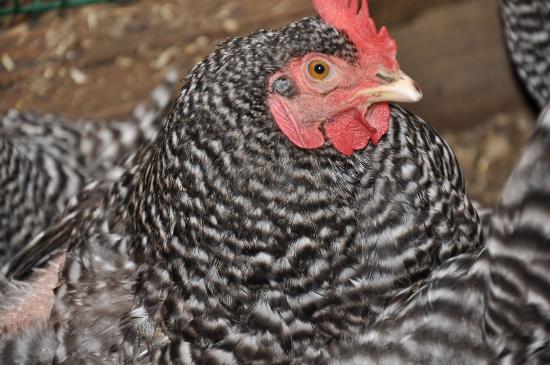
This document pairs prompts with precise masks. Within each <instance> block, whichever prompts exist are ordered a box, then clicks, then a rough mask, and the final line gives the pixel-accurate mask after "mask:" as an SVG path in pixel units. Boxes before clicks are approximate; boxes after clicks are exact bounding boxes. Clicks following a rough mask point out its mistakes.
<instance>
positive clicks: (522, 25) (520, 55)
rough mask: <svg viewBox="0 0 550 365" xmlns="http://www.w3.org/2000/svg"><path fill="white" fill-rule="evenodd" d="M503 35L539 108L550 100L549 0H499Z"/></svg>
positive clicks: (517, 68)
mask: <svg viewBox="0 0 550 365" xmlns="http://www.w3.org/2000/svg"><path fill="white" fill-rule="evenodd" d="M500 3H501V10H502V22H503V26H504V35H505V39H506V43H507V45H508V49H509V51H510V55H511V58H512V61H513V62H514V64H515V66H516V70H517V74H518V76H519V78H520V79H521V80H522V82H523V84H524V86H525V88H526V90H527V91H528V92H529V94H530V96H531V97H532V99H533V100H534V101H535V102H536V104H537V105H538V107H539V108H541V109H542V108H544V107H545V105H546V103H548V102H549V101H550V21H549V20H550V0H501V1H500Z"/></svg>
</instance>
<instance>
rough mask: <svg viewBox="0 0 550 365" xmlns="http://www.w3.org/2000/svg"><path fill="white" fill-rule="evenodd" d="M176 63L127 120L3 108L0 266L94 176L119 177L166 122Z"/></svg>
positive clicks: (0, 124) (55, 215) (51, 220)
mask: <svg viewBox="0 0 550 365" xmlns="http://www.w3.org/2000/svg"><path fill="white" fill-rule="evenodd" d="M177 75H178V73H177V72H176V71H175V70H174V71H171V72H170V73H168V74H167V76H166V78H165V81H164V83H163V84H162V85H161V86H159V87H158V88H157V89H156V90H155V91H154V92H153V94H152V97H151V101H150V102H149V103H148V104H142V105H140V106H139V107H138V108H136V111H135V114H136V115H135V119H132V120H129V121H111V122H103V123H100V122H97V121H92V120H84V119H79V120H75V121H71V120H67V119H64V118H62V117H59V116H56V115H40V114H37V113H25V112H19V111H16V110H10V111H9V112H8V113H7V114H5V115H3V116H0V196H2V200H1V202H0V266H2V264H3V263H5V262H7V261H8V260H9V258H11V256H12V255H13V254H14V252H16V251H17V249H19V248H21V247H22V246H23V245H24V244H26V243H28V242H29V241H30V239H31V238H33V237H34V236H35V235H36V234H37V233H38V232H40V230H42V229H43V228H45V227H47V226H48V225H49V224H50V223H52V222H54V221H55V218H56V217H58V216H59V214H60V213H61V212H63V210H64V209H65V207H66V205H67V203H68V202H69V199H70V198H72V197H74V196H76V194H77V193H78V192H79V191H80V190H81V189H82V188H83V186H84V185H85V184H86V183H88V182H91V181H92V180H94V179H108V180H116V178H117V176H118V175H119V174H120V171H121V169H122V163H123V161H122V160H123V158H124V157H126V156H127V155H128V154H129V153H131V152H134V151H136V150H137V148H138V146H140V145H142V144H145V143H147V142H148V141H151V140H153V139H154V137H155V136H156V134H157V132H158V130H159V128H160V126H162V124H164V120H165V118H166V113H167V108H168V106H169V104H170V100H171V96H172V89H173V86H174V84H175V83H176V82H177V81H178V76H177Z"/></svg>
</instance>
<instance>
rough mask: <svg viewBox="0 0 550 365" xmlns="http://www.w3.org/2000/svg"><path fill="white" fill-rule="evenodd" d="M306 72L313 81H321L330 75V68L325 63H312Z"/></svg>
mask: <svg viewBox="0 0 550 365" xmlns="http://www.w3.org/2000/svg"><path fill="white" fill-rule="evenodd" d="M308 72H309V76H311V77H312V78H313V79H315V80H320V81H322V80H324V79H326V78H327V77H328V75H329V74H330V66H329V64H328V63H326V62H325V61H321V60H316V61H312V62H311V63H310V64H309V65H308Z"/></svg>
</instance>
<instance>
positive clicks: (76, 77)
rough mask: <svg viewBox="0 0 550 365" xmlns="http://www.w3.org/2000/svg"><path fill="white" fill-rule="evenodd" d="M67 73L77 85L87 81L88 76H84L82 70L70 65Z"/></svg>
mask: <svg viewBox="0 0 550 365" xmlns="http://www.w3.org/2000/svg"><path fill="white" fill-rule="evenodd" d="M69 75H70V76H71V79H73V81H74V83H75V84H77V85H84V84H85V83H86V82H87V81H88V76H86V74H85V73H84V72H82V71H80V70H79V69H78V68H75V67H71V69H70V71H69Z"/></svg>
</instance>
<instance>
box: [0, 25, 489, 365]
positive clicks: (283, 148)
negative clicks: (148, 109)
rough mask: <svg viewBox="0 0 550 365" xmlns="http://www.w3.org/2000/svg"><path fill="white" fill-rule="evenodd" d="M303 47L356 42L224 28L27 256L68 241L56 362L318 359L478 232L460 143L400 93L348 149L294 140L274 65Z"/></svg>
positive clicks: (55, 317)
mask: <svg viewBox="0 0 550 365" xmlns="http://www.w3.org/2000/svg"><path fill="white" fill-rule="evenodd" d="M310 51H317V52H322V53H326V54H331V55H338V56H340V57H343V58H346V59H347V60H350V61H353V59H354V57H355V49H354V47H353V45H352V44H350V43H349V41H348V40H347V38H346V37H345V36H343V35H341V34H340V33H338V31H336V30H335V29H334V28H332V27H331V26H328V25H326V24H325V23H323V22H322V21H321V20H320V19H319V18H306V19H304V20H302V21H298V22H295V23H292V24H291V25H289V26H287V27H285V28H283V29H281V30H278V31H270V30H266V31H259V32H257V33H255V34H253V35H251V36H248V37H245V38H233V39H231V40H228V41H226V42H225V43H223V44H221V45H220V46H219V47H218V48H217V50H216V51H215V52H214V53H213V54H212V55H210V56H209V57H208V58H207V59H206V60H205V61H203V62H202V63H200V64H199V65H198V66H196V67H195V69H194V70H193V71H192V73H191V74H190V76H189V77H188V81H187V84H186V85H185V86H184V88H183V90H182V92H181V95H180V97H179V99H178V101H177V103H176V104H175V106H174V109H173V112H172V113H171V117H170V119H169V121H168V123H167V124H166V126H165V128H164V129H163V130H162V131H161V133H160V134H159V136H158V137H157V139H156V141H155V142H154V143H153V144H151V145H149V146H147V147H146V148H144V149H143V150H141V151H140V153H138V155H136V156H135V158H134V162H135V163H134V165H133V166H132V167H131V168H129V169H128V171H127V172H126V173H125V174H124V175H123V176H122V178H121V180H120V181H119V182H117V183H115V184H114V185H113V186H112V187H111V188H110V191H109V193H107V194H106V195H105V196H103V197H98V198H97V199H91V200H90V195H88V196H87V198H88V203H86V204H83V205H84V206H83V207H82V209H81V210H79V209H78V206H79V204H76V205H75V207H77V209H76V211H75V212H73V213H72V214H74V215H72V216H70V217H68V218H67V224H65V225H63V224H62V225H61V226H60V227H59V228H56V229H55V230H56V231H57V232H58V234H56V232H49V233H48V234H46V235H45V236H44V237H46V238H45V242H34V244H33V245H32V246H31V247H29V248H27V249H26V250H25V252H24V254H23V255H20V256H19V257H18V259H17V260H16V261H15V262H14V265H13V266H12V267H11V270H10V273H9V274H10V275H12V276H15V277H18V278H22V277H24V275H25V273H26V272H27V271H28V270H27V269H28V267H29V265H31V266H32V265H33V263H34V262H36V261H40V258H41V257H43V256H44V255H45V254H48V253H52V252H55V251H56V250H58V252H61V251H62V250H61V248H63V247H65V248H67V247H68V253H67V258H66V264H65V268H64V270H63V273H62V279H61V281H60V285H59V287H58V288H57V289H56V299H55V305H54V309H53V312H52V316H51V318H50V319H49V324H50V325H51V327H49V328H48V327H47V326H46V327H43V328H46V330H45V331H46V333H48V334H49V335H45V334H44V333H43V336H44V338H47V337H48V336H52V333H53V332H54V329H55V336H56V338H57V340H58V341H59V346H58V347H57V349H56V354H55V361H56V363H98V362H99V363H119V362H123V361H126V362H136V363H184V364H189V363H193V362H194V363H210V364H227V363H252V362H254V363H308V362H309V363H319V362H320V361H326V360H327V359H328V356H329V352H328V349H329V347H330V345H331V344H335V343H338V342H339V341H341V340H342V339H345V338H347V337H348V336H352V335H354V334H356V333H360V332H361V331H362V330H364V329H365V328H366V327H368V326H369V325H370V324H371V322H372V321H373V320H374V319H375V318H376V317H377V316H378V314H379V313H380V312H382V311H383V310H384V308H385V307H386V305H387V302H388V301H389V300H390V299H391V298H393V297H394V296H395V295H396V294H398V293H400V292H401V291H402V290H404V289H405V288H409V287H411V286H414V285H415V284H416V283H417V282H418V281H419V280H422V279H423V278H426V277H427V276H428V275H429V273H430V272H431V271H432V269H433V268H434V267H437V266H439V265H441V264H442V263H446V262H447V261H448V260H449V259H451V258H453V257H454V256H456V255H458V254H460V253H463V252H467V251H469V250H471V249H474V248H475V247H477V246H478V245H479V243H480V235H481V231H480V226H479V220H478V216H477V213H476V212H475V210H474V208H473V207H472V205H471V203H470V202H469V200H468V198H467V197H466V195H465V189H464V183H463V178H462V174H461V171H460V169H459V166H458V164H457V161H456V159H455V157H454V155H453V153H452V151H451V150H450V148H449V146H448V145H447V144H446V143H445V142H444V141H443V140H442V139H441V138H440V137H439V136H438V135H437V134H436V133H435V132H434V131H433V129H432V128H431V127H430V126H429V125H428V124H426V123H425V122H424V121H422V120H421V119H419V118H418V117H416V116H414V115H412V114H410V113H408V112H406V111H405V110H403V109H402V108H400V107H398V106H392V120H391V125H390V129H389V132H388V134H387V135H386V136H384V138H383V139H382V141H381V142H380V144H379V145H378V146H374V145H372V144H371V145H369V146H368V147H367V148H365V149H364V150H362V151H359V152H357V153H355V154H354V155H353V156H352V157H350V158H348V157H345V156H343V155H341V154H340V153H338V152H337V151H336V150H335V149H334V148H332V147H331V146H329V145H327V146H325V147H324V148H322V149H319V150H315V151H308V150H302V149H299V148H297V147H296V146H294V145H293V144H292V143H291V142H290V141H288V140H287V139H286V137H285V136H284V135H283V134H282V133H281V132H280V130H279V129H278V128H277V126H276V125H275V123H274V121H273V117H272V116H271V114H270V112H269V109H268V107H267V103H266V97H267V93H268V90H266V89H267V87H266V85H267V78H268V77H269V76H270V75H272V74H273V73H274V72H276V71H278V70H279V69H280V68H281V67H283V66H284V65H285V64H286V63H287V62H289V60H290V59H291V58H292V57H294V56H299V55H303V54H305V53H306V52H310ZM252 75H253V76H252ZM101 186H103V185H101ZM99 195H101V194H99ZM52 237H53V238H52ZM38 241H40V240H38ZM48 248H49V249H48ZM35 250H38V251H39V252H41V253H40V254H38V255H36V252H34V251H35ZM44 250H46V251H48V250H49V252H44ZM31 331H35V327H31ZM32 333H35V332H32ZM27 335H28V333H27V332H24V333H23V334H22V335H21V336H23V338H25V339H26V338H28V336H27ZM10 341H11V342H10V344H11V345H10V346H17V345H18V341H17V337H16V338H10ZM3 346H6V345H5V344H4V345H3ZM0 349H2V342H1V341H0ZM4 349H5V347H4ZM0 351H3V352H2V353H3V354H4V356H5V357H4V358H5V359H9V358H10V357H9V356H8V355H9V354H10V353H9V352H7V351H6V350H0ZM28 351H29V352H30V351H34V349H32V350H31V349H30V348H29V349H28Z"/></svg>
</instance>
